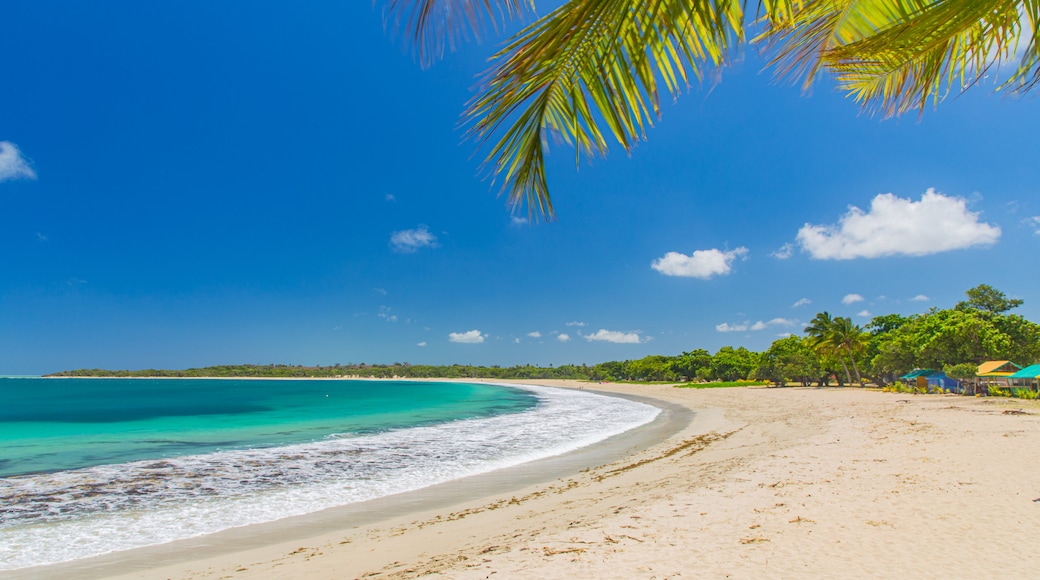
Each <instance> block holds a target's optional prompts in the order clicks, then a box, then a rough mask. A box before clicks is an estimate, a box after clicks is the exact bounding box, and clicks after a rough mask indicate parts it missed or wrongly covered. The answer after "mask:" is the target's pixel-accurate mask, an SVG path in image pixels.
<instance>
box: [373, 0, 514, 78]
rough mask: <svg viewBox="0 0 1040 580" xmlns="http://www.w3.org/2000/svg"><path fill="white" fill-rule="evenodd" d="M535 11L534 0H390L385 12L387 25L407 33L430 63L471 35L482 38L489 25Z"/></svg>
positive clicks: (421, 58) (414, 46) (396, 31)
mask: <svg viewBox="0 0 1040 580" xmlns="http://www.w3.org/2000/svg"><path fill="white" fill-rule="evenodd" d="M533 10H534V0H387V2H386V5H385V7H384V9H383V14H384V20H385V22H386V25H387V27H388V28H390V29H391V30H392V31H393V32H394V33H403V34H407V36H409V37H410V45H411V46H412V47H413V48H414V49H415V50H416V51H417V53H418V56H419V59H420V61H421V62H422V63H423V64H429V63H430V62H432V61H433V60H436V59H438V58H440V57H441V56H443V54H444V49H445V48H448V49H451V50H453V49H454V48H455V44H456V43H457V42H459V41H460V40H465V39H466V38H467V37H468V36H469V35H473V36H474V37H475V38H477V39H479V38H480V34H481V31H483V30H484V29H485V28H486V27H487V26H488V25H490V26H491V27H492V28H494V29H495V30H497V29H498V28H499V26H501V24H502V23H504V22H505V21H507V20H511V19H513V18H516V17H518V16H521V15H523V14H525V13H527V12H528V11H533Z"/></svg>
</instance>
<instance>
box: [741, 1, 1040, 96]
mask: <svg viewBox="0 0 1040 580" xmlns="http://www.w3.org/2000/svg"><path fill="white" fill-rule="evenodd" d="M1027 1H1028V2H1029V3H1036V0H1027ZM1022 6H1023V0H817V1H815V2H812V3H810V4H808V5H806V6H805V7H804V8H803V9H802V10H801V11H795V12H794V13H793V14H792V16H791V17H790V18H788V19H786V20H776V21H773V22H771V23H770V25H769V26H768V27H767V31H766V33H765V34H763V35H762V36H761V37H760V39H764V40H765V41H766V42H767V43H768V44H769V45H770V46H772V47H774V48H776V49H777V51H778V52H777V55H776V57H775V58H774V61H773V62H774V64H777V65H779V70H780V72H781V74H785V75H790V74H797V75H804V76H805V78H806V83H811V82H812V80H813V77H814V76H815V74H816V73H817V72H818V71H819V70H820V69H821V68H826V69H829V70H830V71H832V72H833V73H834V74H835V76H836V79H837V82H838V86H839V87H840V88H841V89H843V90H845V91H847V92H848V93H849V94H850V95H851V96H853V97H854V98H855V99H856V100H857V101H858V102H859V103H860V104H861V106H863V107H864V108H866V109H868V110H875V111H880V112H882V113H883V114H884V115H885V116H893V115H898V114H901V113H904V112H906V111H909V110H913V109H918V110H923V109H924V108H925V107H926V106H927V105H928V103H929V102H933V103H935V102H938V101H939V100H940V99H942V98H943V97H944V96H945V95H946V94H948V93H949V91H950V90H953V89H958V90H960V89H964V88H967V87H969V86H971V85H974V84H975V83H977V82H978V81H979V80H980V79H982V78H984V77H985V75H986V74H987V73H988V72H989V71H990V70H991V69H993V68H994V67H999V66H1000V65H1001V64H1002V63H1004V62H1007V61H1008V60H1009V59H1010V57H1011V55H1012V54H1013V53H1014V50H1015V48H1016V46H1017V43H1018V40H1019V38H1020V37H1021V35H1022V30H1023V26H1022V22H1023V15H1022V13H1021V11H1020V9H1021V7H1022ZM1032 22H1034V23H1035V19H1034V20H1032ZM1034 27H1035V24H1034ZM1032 47H1033V48H1034V50H1033V52H1034V53H1035V45H1032ZM1020 70H1021V69H1020ZM1033 70H1034V71H1035V70H1036V67H1035V65H1034V67H1033ZM1017 78H1019V79H1021V78H1022V76H1021V75H1017Z"/></svg>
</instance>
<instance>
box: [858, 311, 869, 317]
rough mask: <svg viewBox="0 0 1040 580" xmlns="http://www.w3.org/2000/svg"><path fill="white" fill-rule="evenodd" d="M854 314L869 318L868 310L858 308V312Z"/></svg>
mask: <svg viewBox="0 0 1040 580" xmlns="http://www.w3.org/2000/svg"><path fill="white" fill-rule="evenodd" d="M856 316H861V317H863V318H870V311H869V310H860V311H859V312H857V313H856Z"/></svg>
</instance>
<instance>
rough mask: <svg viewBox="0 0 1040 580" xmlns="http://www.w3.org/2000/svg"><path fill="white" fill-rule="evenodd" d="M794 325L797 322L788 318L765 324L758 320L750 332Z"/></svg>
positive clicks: (775, 319) (776, 319)
mask: <svg viewBox="0 0 1040 580" xmlns="http://www.w3.org/2000/svg"><path fill="white" fill-rule="evenodd" d="M796 324H798V321H797V320H791V319H789V318H774V319H772V320H769V321H767V322H763V321H761V320H759V321H758V322H756V323H754V324H752V325H751V330H765V329H767V328H769V327H770V326H795V325H796ZM746 325H747V323H745V326H746ZM719 326H721V325H719ZM715 329H716V330H718V329H719V327H718V326H716V327H715ZM720 332H725V331H720Z"/></svg>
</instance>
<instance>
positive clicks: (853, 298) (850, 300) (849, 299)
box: [841, 294, 865, 304]
mask: <svg viewBox="0 0 1040 580" xmlns="http://www.w3.org/2000/svg"><path fill="white" fill-rule="evenodd" d="M864 300H865V298H863V297H862V296H860V295H859V294H846V295H845V297H844V298H842V299H841V303H842V304H855V303H857V302H863V301H864Z"/></svg>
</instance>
